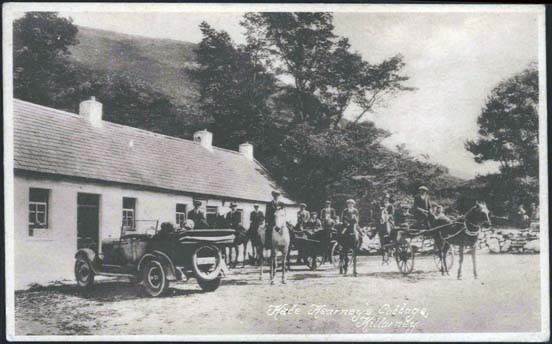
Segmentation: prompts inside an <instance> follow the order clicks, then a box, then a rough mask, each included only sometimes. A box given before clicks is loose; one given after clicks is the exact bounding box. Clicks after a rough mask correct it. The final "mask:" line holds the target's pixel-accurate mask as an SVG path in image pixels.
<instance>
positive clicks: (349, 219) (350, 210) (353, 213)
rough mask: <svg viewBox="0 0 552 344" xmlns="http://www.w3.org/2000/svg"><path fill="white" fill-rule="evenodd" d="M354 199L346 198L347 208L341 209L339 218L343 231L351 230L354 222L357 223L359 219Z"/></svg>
mask: <svg viewBox="0 0 552 344" xmlns="http://www.w3.org/2000/svg"><path fill="white" fill-rule="evenodd" d="M355 204H356V202H355V200H354V199H348V200H347V208H345V209H343V212H342V213H341V220H342V221H343V228H344V230H343V233H342V234H344V233H345V232H346V231H350V230H352V229H353V228H354V227H355V225H356V224H358V219H359V213H358V210H357V208H355Z"/></svg>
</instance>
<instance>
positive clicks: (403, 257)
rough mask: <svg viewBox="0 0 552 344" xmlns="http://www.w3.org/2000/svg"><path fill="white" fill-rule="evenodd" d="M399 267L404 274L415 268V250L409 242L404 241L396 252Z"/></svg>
mask: <svg viewBox="0 0 552 344" xmlns="http://www.w3.org/2000/svg"><path fill="white" fill-rule="evenodd" d="M395 260H396V261H397V267H398V268H399V271H400V272H401V273H402V274H403V275H408V274H409V273H411V272H412V270H413V269H414V250H413V249H412V245H410V244H409V243H408V242H406V241H405V242H402V243H400V244H399V245H398V246H397V249H396V252H395Z"/></svg>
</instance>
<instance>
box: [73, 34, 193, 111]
mask: <svg viewBox="0 0 552 344" xmlns="http://www.w3.org/2000/svg"><path fill="white" fill-rule="evenodd" d="M78 28H79V32H78V36H77V38H78V40H79V43H78V44H77V45H75V46H73V47H71V54H72V57H71V58H72V59H73V60H74V61H76V62H78V63H80V64H82V65H84V66H86V67H88V68H90V69H93V70H96V71H98V72H100V73H110V72H123V73H129V74H131V75H134V76H135V77H137V78H139V79H142V80H144V81H146V82H147V83H149V84H150V85H151V86H152V87H153V88H154V89H155V90H157V91H160V92H162V93H164V94H166V95H168V96H170V97H171V98H173V99H174V102H175V104H178V105H189V104H192V103H193V98H194V97H195V96H196V95H197V86H196V85H195V84H194V82H193V81H192V80H190V78H189V77H188V76H187V75H186V73H185V68H187V67H193V66H194V64H195V62H194V60H195V53H194V49H195V47H196V44H194V43H188V42H181V41H175V40H169V39H152V38H146V37H140V36H132V35H125V34H121V33H116V32H111V31H104V30H98V29H92V28H88V27H82V26H79V27H78Z"/></svg>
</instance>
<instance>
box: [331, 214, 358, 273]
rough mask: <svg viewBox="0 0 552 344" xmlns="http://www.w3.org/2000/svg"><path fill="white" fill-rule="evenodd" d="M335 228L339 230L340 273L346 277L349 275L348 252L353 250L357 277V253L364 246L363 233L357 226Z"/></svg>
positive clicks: (342, 225)
mask: <svg viewBox="0 0 552 344" xmlns="http://www.w3.org/2000/svg"><path fill="white" fill-rule="evenodd" d="M335 227H336V229H337V243H338V244H339V245H340V246H341V251H340V253H339V273H340V274H343V275H344V276H346V275H347V270H348V268H349V255H348V252H349V250H352V252H353V256H352V259H353V276H354V277H356V276H357V271H356V265H357V264H356V263H357V253H358V251H359V250H360V246H361V244H362V236H361V233H360V231H359V229H358V227H357V224H354V225H353V226H346V225H344V224H339V225H336V226H335Z"/></svg>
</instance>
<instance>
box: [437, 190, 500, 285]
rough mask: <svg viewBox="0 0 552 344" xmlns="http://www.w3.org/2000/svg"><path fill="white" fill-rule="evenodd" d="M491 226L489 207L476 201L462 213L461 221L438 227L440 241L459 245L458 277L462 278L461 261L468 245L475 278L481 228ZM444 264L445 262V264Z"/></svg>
mask: <svg viewBox="0 0 552 344" xmlns="http://www.w3.org/2000/svg"><path fill="white" fill-rule="evenodd" d="M491 226H492V223H491V220H490V219H489V209H488V208H487V205H486V204H485V203H484V202H479V201H476V202H475V205H474V206H473V207H472V208H470V210H468V212H467V213H466V214H465V215H464V221H463V222H455V223H453V224H451V225H450V226H445V227H442V228H439V233H438V234H439V237H440V241H441V242H442V243H445V244H449V245H454V246H458V247H459V251H458V252H459V256H460V257H459V266H458V279H462V263H463V261H464V247H470V248H471V250H470V253H471V257H472V263H473V276H474V278H477V267H476V262H475V250H476V247H477V242H478V238H479V231H480V230H481V228H482V227H483V228H485V229H488V228H490V227H491ZM445 265H446V264H445Z"/></svg>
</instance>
